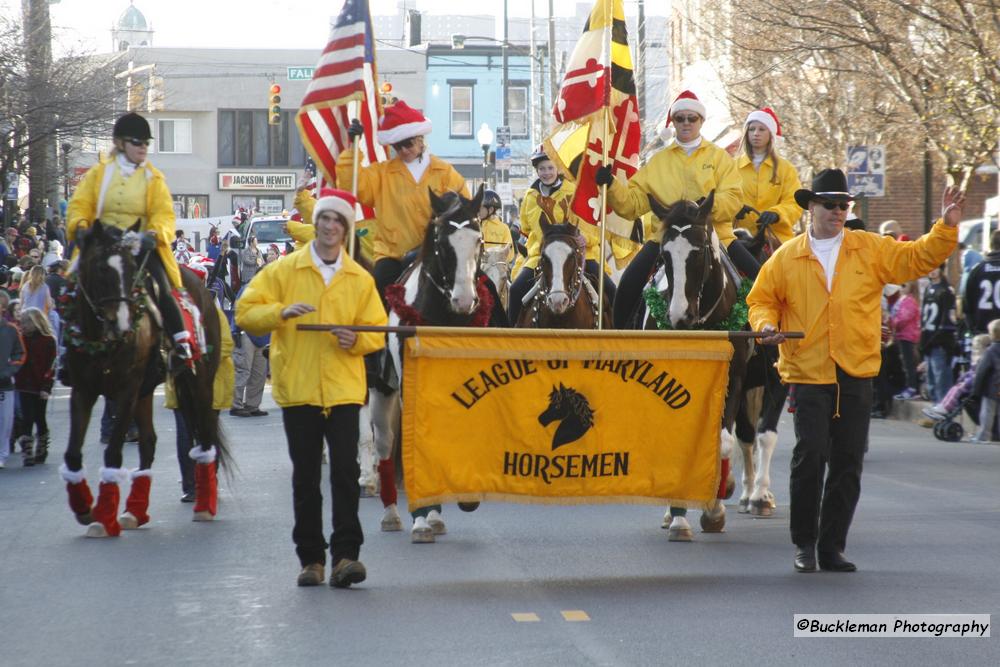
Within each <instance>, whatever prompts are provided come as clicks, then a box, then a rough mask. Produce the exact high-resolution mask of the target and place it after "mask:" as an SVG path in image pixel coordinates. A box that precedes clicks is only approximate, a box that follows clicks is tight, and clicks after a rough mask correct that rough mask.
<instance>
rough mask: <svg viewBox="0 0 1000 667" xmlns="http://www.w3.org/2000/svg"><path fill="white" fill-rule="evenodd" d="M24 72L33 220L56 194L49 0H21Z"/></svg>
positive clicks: (30, 204)
mask: <svg viewBox="0 0 1000 667" xmlns="http://www.w3.org/2000/svg"><path fill="white" fill-rule="evenodd" d="M21 13H22V19H23V23H24V55H25V63H26V74H27V77H26V78H27V86H26V88H27V98H28V104H27V108H28V112H27V114H26V117H25V124H26V125H27V131H28V140H29V141H30V142H31V144H30V146H29V148H28V189H29V191H30V199H29V203H28V206H29V208H30V209H31V215H32V216H33V221H38V220H42V219H43V218H44V216H45V214H46V211H45V206H46V204H52V203H54V202H56V200H57V199H58V197H59V182H58V177H57V173H58V172H57V169H56V168H55V166H56V165H55V160H56V139H55V129H56V127H55V126H56V120H55V114H54V113H53V112H52V110H51V108H50V106H49V104H48V103H47V101H48V98H49V96H50V95H51V92H50V90H49V86H50V83H49V78H50V74H51V68H52V23H51V21H50V18H49V1H48V0H21Z"/></svg>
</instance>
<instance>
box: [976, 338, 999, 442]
mask: <svg viewBox="0 0 1000 667" xmlns="http://www.w3.org/2000/svg"><path fill="white" fill-rule="evenodd" d="M987 330H988V331H989V332H990V340H992V341H993V342H992V344H991V345H990V346H989V348H987V350H986V352H985V353H984V354H983V358H982V359H981V360H980V361H979V365H978V366H977V367H976V377H975V379H974V380H973V381H972V396H973V397H975V398H981V399H982V403H981V404H980V407H979V431H977V432H976V435H975V436H973V437H971V438H969V441H970V442H989V441H990V440H992V438H993V427H994V425H995V424H996V420H997V412H998V410H997V408H998V406H1000V320H993V321H992V322H990V323H989V326H988V327H987Z"/></svg>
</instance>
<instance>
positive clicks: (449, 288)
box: [420, 209, 483, 308]
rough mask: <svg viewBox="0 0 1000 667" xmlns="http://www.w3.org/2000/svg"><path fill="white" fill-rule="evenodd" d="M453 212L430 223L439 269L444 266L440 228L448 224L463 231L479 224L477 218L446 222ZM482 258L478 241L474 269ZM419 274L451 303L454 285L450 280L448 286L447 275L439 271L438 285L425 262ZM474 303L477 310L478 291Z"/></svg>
mask: <svg viewBox="0 0 1000 667" xmlns="http://www.w3.org/2000/svg"><path fill="white" fill-rule="evenodd" d="M455 210H457V209H455ZM453 212H454V210H449V211H446V212H445V213H443V214H441V216H440V217H439V218H438V219H437V220H436V221H434V222H433V223H432V224H434V225H435V228H434V260H435V262H436V264H437V265H438V266H439V267H443V266H444V263H443V259H444V239H445V238H446V236H445V234H443V233H442V232H441V227H442V226H443V225H445V224H448V225H451V226H452V227H454V228H456V229H463V228H464V227H467V226H468V225H470V224H472V223H473V222H475V223H476V224H479V218H478V217H475V218H470V219H469V220H466V221H464V222H454V221H452V220H446V219H444V218H445V217H446V216H448V215H450V214H451V213H453ZM482 258H483V242H482V239H480V241H479V255H478V257H476V268H477V270H478V268H479V264H480V262H481V261H482ZM420 273H421V274H422V275H423V276H424V278H426V279H427V281H428V282H429V283H430V284H431V285H433V286H434V288H435V289H436V290H437V291H438V292H440V293H441V295H442V296H443V297H444V298H445V299H447V300H448V301H451V299H452V292H453V291H454V290H455V283H454V281H453V280H451V282H450V284H449V280H450V278H449V276H448V275H446V274H445V272H444V271H441V282H440V283H439V282H438V281H437V280H435V279H434V276H433V275H432V274H431V272H430V270H429V269H428V264H427V262H422V263H421V266H420ZM474 303H475V306H476V308H478V307H479V293H478V291H477V292H476V294H475V296H474Z"/></svg>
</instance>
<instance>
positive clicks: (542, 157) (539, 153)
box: [530, 146, 549, 168]
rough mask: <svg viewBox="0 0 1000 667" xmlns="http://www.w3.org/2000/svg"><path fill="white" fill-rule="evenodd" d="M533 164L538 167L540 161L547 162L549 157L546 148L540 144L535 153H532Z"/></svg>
mask: <svg viewBox="0 0 1000 667" xmlns="http://www.w3.org/2000/svg"><path fill="white" fill-rule="evenodd" d="M530 159H531V166H532V167H535V168H537V167H538V164H539V163H540V162H545V161H546V160H548V159H549V156H548V155H546V154H545V150H544V149H543V148H542V147H541V146H539V147H538V148H537V149H536V150H535V152H534V153H532V154H531V158H530Z"/></svg>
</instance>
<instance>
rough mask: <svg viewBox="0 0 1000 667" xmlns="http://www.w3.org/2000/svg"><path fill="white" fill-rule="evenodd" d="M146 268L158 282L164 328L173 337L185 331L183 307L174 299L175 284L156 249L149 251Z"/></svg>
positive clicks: (158, 302) (157, 305)
mask: <svg viewBox="0 0 1000 667" xmlns="http://www.w3.org/2000/svg"><path fill="white" fill-rule="evenodd" d="M146 269H147V270H149V275H150V277H151V278H152V279H153V280H154V281H155V282H156V286H157V288H158V291H159V293H160V294H159V296H158V297H157V299H156V307H157V308H159V310H160V314H161V315H162V316H163V328H164V329H166V330H167V333H168V334H170V336H171V338H173V335H174V334H177V333H180V332H182V331H184V317H183V316H182V315H181V307H180V306H178V305H177V301H176V300H175V299H174V295H173V285H171V284H170V280H169V279H168V278H167V272H166V270H165V269H164V268H163V263H162V262H161V261H160V256H159V255H158V254H157V253H156V251H152V252H150V253H149V256H148V258H147V259H146Z"/></svg>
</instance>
